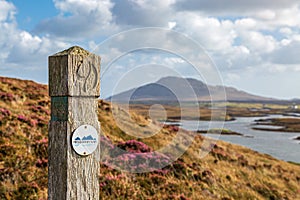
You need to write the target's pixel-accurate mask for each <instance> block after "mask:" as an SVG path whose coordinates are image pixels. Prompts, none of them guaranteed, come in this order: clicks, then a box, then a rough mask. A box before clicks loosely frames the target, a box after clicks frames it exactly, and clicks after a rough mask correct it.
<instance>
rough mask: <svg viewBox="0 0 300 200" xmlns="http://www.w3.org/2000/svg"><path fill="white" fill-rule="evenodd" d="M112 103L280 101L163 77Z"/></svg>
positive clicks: (110, 98)
mask: <svg viewBox="0 0 300 200" xmlns="http://www.w3.org/2000/svg"><path fill="white" fill-rule="evenodd" d="M107 100H112V101H116V102H118V101H128V100H130V101H161V100H164V101H211V100H212V101H245V102H252V101H256V102H268V101H280V100H278V99H275V98H270V97H262V96H259V95H254V94H250V93H248V92H245V91H242V90H238V89H236V88H234V87H229V86H224V87H223V86H220V85H216V86H213V85H207V84H205V83H203V82H202V81H200V80H197V79H194V78H180V77H173V76H168V77H163V78H161V79H159V80H158V81H157V82H155V83H149V84H145V85H142V86H140V87H137V88H133V89H129V90H127V91H124V92H121V93H118V94H116V95H113V96H110V97H109V98H107Z"/></svg>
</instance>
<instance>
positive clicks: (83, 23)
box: [36, 0, 116, 39]
mask: <svg viewBox="0 0 300 200" xmlns="http://www.w3.org/2000/svg"><path fill="white" fill-rule="evenodd" d="M54 5H55V7H56V8H57V9H58V10H59V11H60V14H59V15H58V16H56V17H54V18H50V19H45V20H43V21H42V22H40V24H38V25H37V27H36V32H39V33H47V34H52V35H54V36H58V37H62V38H69V39H70V38H73V37H75V38H77V39H83V38H85V37H97V36H102V35H104V33H106V34H107V33H109V32H110V31H112V30H115V29H116V27H115V26H114V24H113V15H112V12H111V9H112V7H113V6H114V4H113V3H112V2H111V1H110V0H101V1H98V0H54Z"/></svg>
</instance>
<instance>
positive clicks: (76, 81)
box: [48, 47, 100, 200]
mask: <svg viewBox="0 0 300 200" xmlns="http://www.w3.org/2000/svg"><path fill="white" fill-rule="evenodd" d="M49 94H50V96H51V121H50V125H49V149H48V151H49V167H48V170H49V172H48V173H49V181H48V187H49V189H48V199H51V200H52V199H53V200H54V199H55V200H56V199H57V200H71V199H80V200H85V199H93V200H94V199H96V200H97V199H99V180H98V179H99V172H100V171H99V170H100V165H99V157H100V146H99V145H98V148H97V149H96V151H95V152H94V153H92V154H91V155H88V156H80V155H78V154H76V152H75V151H74V150H73V148H72V145H71V137H72V133H73V132H74V131H75V130H76V129H77V128H78V127H79V126H81V125H84V124H89V125H91V126H93V127H95V128H96V130H97V131H98V133H100V125H99V122H98V119H97V97H98V96H99V95H100V57H99V56H96V55H94V54H91V53H89V52H87V51H85V50H84V49H82V48H80V47H72V48H70V49H68V50H65V51H63V52H60V53H57V54H55V55H53V56H50V57H49Z"/></svg>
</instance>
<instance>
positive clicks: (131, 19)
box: [112, 0, 176, 27]
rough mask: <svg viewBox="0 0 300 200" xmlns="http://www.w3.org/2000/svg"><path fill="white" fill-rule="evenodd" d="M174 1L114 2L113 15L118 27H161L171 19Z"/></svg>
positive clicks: (116, 0) (136, 0) (142, 0)
mask: <svg viewBox="0 0 300 200" xmlns="http://www.w3.org/2000/svg"><path fill="white" fill-rule="evenodd" d="M175 2H176V1H175V0H164V1H162V0H114V7H113V9H112V10H113V13H114V16H115V20H116V23H117V24H118V25H119V26H130V27H132V26H143V27H144V26H154V27H157V26H160V27H161V26H163V27H167V25H168V22H169V21H168V20H169V19H170V18H172V15H173V14H174V13H173V10H172V5H173V4H174V3H175Z"/></svg>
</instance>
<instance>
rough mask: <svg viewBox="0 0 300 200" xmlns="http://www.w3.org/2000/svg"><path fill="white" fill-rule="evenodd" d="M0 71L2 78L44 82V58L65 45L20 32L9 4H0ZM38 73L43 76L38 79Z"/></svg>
mask: <svg viewBox="0 0 300 200" xmlns="http://www.w3.org/2000/svg"><path fill="white" fill-rule="evenodd" d="M0 13H1V14H0V29H1V34H0V72H1V75H2V76H3V75H4V76H17V77H23V78H35V79H36V80H38V81H41V82H45V80H46V78H45V76H46V74H47V70H46V67H47V57H48V56H49V55H50V54H53V53H55V52H57V51H58V50H62V48H66V47H67V44H66V43H65V42H63V41H59V40H57V39H52V38H49V37H47V36H44V37H40V36H37V35H33V34H31V33H29V32H27V31H24V30H20V29H19V28H18V26H17V25H18V24H17V22H16V19H15V14H16V8H15V6H14V5H13V4H12V3H8V2H6V1H0ZM41 72H42V74H43V76H41Z"/></svg>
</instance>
